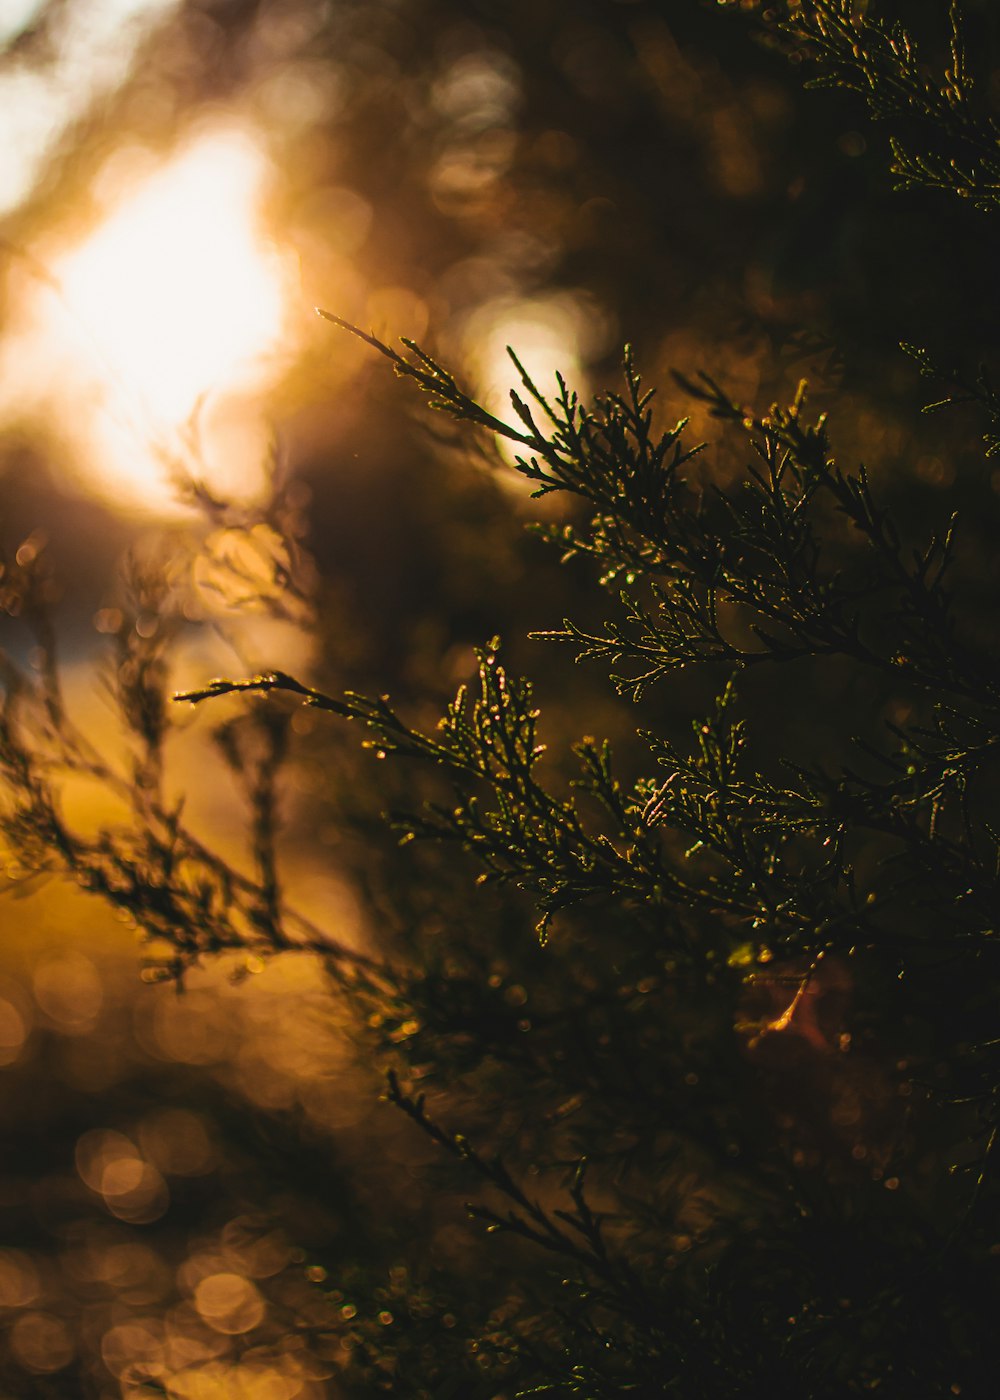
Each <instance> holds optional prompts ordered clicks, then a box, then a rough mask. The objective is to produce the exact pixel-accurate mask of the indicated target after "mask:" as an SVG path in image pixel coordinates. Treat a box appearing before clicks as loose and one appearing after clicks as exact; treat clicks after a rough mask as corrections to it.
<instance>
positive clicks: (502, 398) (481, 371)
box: [463, 292, 606, 491]
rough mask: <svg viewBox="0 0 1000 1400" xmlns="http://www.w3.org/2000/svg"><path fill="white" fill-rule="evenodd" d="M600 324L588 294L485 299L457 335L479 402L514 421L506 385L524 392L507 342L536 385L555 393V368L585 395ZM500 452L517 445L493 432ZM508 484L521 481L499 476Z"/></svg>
mask: <svg viewBox="0 0 1000 1400" xmlns="http://www.w3.org/2000/svg"><path fill="white" fill-rule="evenodd" d="M605 338H606V327H605V324H604V321H603V320H602V318H601V317H600V316H599V315H598V314H597V312H596V311H595V309H594V307H593V306H592V305H591V304H590V302H589V300H586V299H584V298H583V297H582V296H580V295H577V294H574V293H572V292H566V293H562V294H557V295H554V296H549V297H546V298H531V299H525V300H513V299H507V298H503V299H498V300H496V301H492V302H487V303H486V304H485V305H484V306H482V307H480V308H479V309H478V310H477V311H476V312H474V313H473V315H472V316H471V317H470V318H469V321H468V322H467V324H466V327H465V331H464V335H463V340H464V343H465V351H466V358H467V361H468V362H469V363H470V364H471V367H472V371H473V374H474V375H475V378H476V380H477V388H478V391H479V393H480V394H481V395H482V402H483V403H484V405H485V406H486V407H487V408H488V409H489V410H490V412H491V413H494V414H496V416H497V417H498V418H501V419H503V420H504V421H506V422H508V423H512V424H513V425H514V426H515V427H517V426H518V423H517V418H516V415H515V414H514V411H513V409H512V408H511V403H510V391H511V390H512V389H513V390H515V391H516V392H517V393H518V394H519V395H520V397H521V398H522V399H524V398H527V397H529V396H528V395H527V394H526V393H525V390H524V387H523V385H522V384H521V381H520V377H519V375H518V372H517V370H516V369H515V367H514V365H513V363H512V361H511V358H510V355H509V354H508V352H507V347H508V345H509V346H511V347H512V348H513V350H514V351H515V352H516V354H517V357H518V359H519V360H520V361H521V364H522V365H523V366H524V368H525V370H526V371H527V373H528V375H529V376H530V377H531V379H532V380H533V381H534V383H535V385H536V387H537V388H538V389H539V390H540V391H541V392H542V393H543V394H544V395H545V396H546V398H549V399H553V398H555V396H556V394H557V392H558V387H557V384H556V379H555V376H556V371H559V372H560V373H561V374H563V375H564V376H565V378H566V381H567V383H568V385H569V387H570V388H571V389H575V390H576V391H577V392H578V393H580V394H581V395H583V396H586V394H587V392H588V388H589V385H588V380H587V375H586V370H585V365H586V363H587V361H588V360H590V359H591V358H592V357H593V356H594V354H595V353H596V352H598V351H601V350H603V349H604V348H605V345H604V340H605ZM497 446H498V448H499V451H500V455H501V457H503V458H504V459H505V460H506V461H508V462H513V461H514V458H515V457H516V456H517V452H518V449H517V446H516V445H515V444H514V443H511V442H509V441H508V440H507V439H506V438H502V437H498V438H497ZM501 479H502V480H503V481H504V482H505V484H506V485H508V486H509V487H510V488H511V489H512V490H515V491H520V490H521V488H522V486H523V485H524V483H523V482H522V481H521V480H520V479H519V478H517V477H514V476H509V477H508V476H504V477H503V478H501Z"/></svg>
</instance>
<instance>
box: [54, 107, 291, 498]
mask: <svg viewBox="0 0 1000 1400" xmlns="http://www.w3.org/2000/svg"><path fill="white" fill-rule="evenodd" d="M115 160H116V164H112V165H111V167H110V169H109V171H108V173H107V177H106V180H105V183H106V185H107V186H109V187H110V190H109V196H108V214H107V216H106V218H105V219H104V220H103V222H101V223H99V224H98V226H97V227H96V228H95V229H94V231H93V232H92V233H90V235H89V236H88V237H86V238H85V240H84V241H83V242H81V243H79V244H77V245H76V246H75V247H73V248H72V249H70V250H68V251H66V252H63V253H62V254H61V255H60V256H58V257H55V258H52V259H51V260H50V261H49V263H48V269H47V270H48V271H49V272H50V273H51V278H47V279H46V280H47V285H46V286H45V287H44V288H42V287H38V286H37V285H36V288H35V301H36V307H35V313H34V316H33V317H32V321H33V324H32V327H31V331H30V332H29V343H30V347H31V349H32V350H34V351H35V355H36V356H37V357H38V359H39V361H40V362H44V363H45V365H46V370H47V373H46V379H45V381H44V383H42V384H40V385H39V386H37V388H36V392H40V393H42V394H44V395H45V396H46V398H47V399H49V400H50V399H51V397H53V396H54V395H58V396H60V397H61V398H62V399H63V406H66V407H69V406H71V407H72V409H73V416H74V418H76V419H77V420H78V421H79V422H80V424H81V427H82V435H83V437H84V438H85V439H86V441H85V442H83V443H81V444H74V445H75V446H78V447H82V449H83V452H82V456H83V458H84V459H85V460H83V461H82V463H81V465H82V470H83V475H84V477H85V480H86V481H87V484H88V485H89V486H92V487H94V488H95V489H97V490H99V491H100V492H102V493H103V494H108V493H110V494H111V495H113V496H114V498H115V499H116V500H118V501H120V502H121V503H123V504H128V505H130V506H134V507H139V508H145V509H147V510H153V511H156V512H162V511H168V510H170V509H171V506H172V496H171V487H170V484H169V475H170V465H171V464H176V463H178V462H182V463H183V464H184V465H185V466H186V467H187V468H188V469H190V470H193V471H195V472H196V473H197V474H207V475H208V477H209V479H210V480H211V482H212V484H213V486H217V487H220V488H223V487H224V488H225V489H227V490H228V489H236V490H237V492H242V491H245V490H246V489H247V488H248V487H249V488H250V489H251V490H252V487H253V484H254V481H255V479H256V478H257V477H258V475H259V462H260V456H261V453H262V449H263V444H262V443H261V441H260V437H261V430H260V425H259V415H258V417H257V419H256V420H255V421H256V423H257V428H256V429H254V428H251V430H250V432H249V435H248V431H247V426H246V422H245V421H243V422H239V421H237V420H241V419H245V415H244V413H243V410H242V409H241V408H240V407H239V406H238V400H239V399H240V397H241V396H247V395H253V394H259V393H260V392H261V391H262V390H263V389H265V388H266V386H267V385H268V383H269V382H270V381H272V380H273V378H274V376H275V373H276V366H277V361H278V357H279V356H280V355H281V353H282V351H286V350H287V349H288V348H289V345H288V336H287V329H286V324H285V322H286V307H287V303H288V289H289V284H290V277H289V267H288V262H287V260H286V259H283V258H282V257H281V256H280V255H279V254H278V253H277V251H275V250H274V248H273V247H270V246H269V245H268V243H267V240H266V238H265V237H264V235H263V234H262V232H261V230H260V213H259V206H260V200H261V190H262V185H263V181H264V178H265V176H266V173H267V161H266V157H265V156H264V153H263V151H262V150H261V148H260V147H259V146H258V145H257V144H256V143H255V142H254V141H253V140H252V139H251V138H250V137H249V136H248V135H246V134H245V133H243V132H241V131H238V130H235V129H223V130H215V131H210V132H205V133H202V134H200V135H199V136H198V137H197V138H196V139H195V140H193V141H190V142H189V143H188V144H187V145H186V146H185V147H183V148H182V149H181V150H180V151H179V152H178V153H176V154H175V155H174V156H173V158H172V159H170V160H169V162H168V163H167V164H165V165H163V166H161V167H159V168H158V169H154V170H153V171H152V172H150V171H149V170H148V166H146V165H145V164H144V166H143V170H142V172H141V173H139V174H138V175H137V173H136V171H135V164H136V161H143V162H144V161H145V160H146V156H145V153H139V154H138V155H137V156H136V157H135V158H131V157H130V155H129V153H127V152H126V153H125V154H124V155H119V156H118V157H116V158H115ZM29 358H31V357H29ZM54 358H55V363H57V364H58V365H59V368H60V376H59V378H58V379H57V378H56V377H55V376H53V375H52V373H51V368H52V365H53V359H54ZM53 384H55V385H56V386H57V387H56V389H55V390H53V389H52V388H51V387H50V386H52V385H53ZM67 398H68V399H69V400H70V401H71V404H66V402H65V400H66V399H67ZM234 401H236V402H237V407H236V408H235V409H234V408H233V404H234ZM203 409H204V410H205V413H204V417H205V418H206V420H207V421H208V423H209V431H208V433H207V434H206V435H205V438H204V442H203V444H202V445H203V448H204V460H201V459H196V460H194V461H192V460H191V447H190V438H189V435H187V434H186V433H185V432H184V431H183V430H184V429H185V427H186V425H188V424H189V423H190V422H191V420H192V417H193V415H196V414H199V415H201V414H202V410H203ZM81 410H82V411H81ZM250 417H251V418H253V415H252V414H251V415H250ZM220 424H221V433H220V431H219V427H220ZM202 426H204V425H202ZM234 429H235V432H234ZM255 432H256V440H255ZM234 443H235V444H237V446H236V447H235V449H234ZM234 450H236V451H239V452H240V453H241V461H240V462H239V464H235V463H233V462H232V461H228V460H226V458H227V456H228V457H232V455H233V452H234ZM254 452H256V454H257V460H256V461H254V460H251V461H249V463H248V462H247V460H246V454H247V453H251V454H253V453H254Z"/></svg>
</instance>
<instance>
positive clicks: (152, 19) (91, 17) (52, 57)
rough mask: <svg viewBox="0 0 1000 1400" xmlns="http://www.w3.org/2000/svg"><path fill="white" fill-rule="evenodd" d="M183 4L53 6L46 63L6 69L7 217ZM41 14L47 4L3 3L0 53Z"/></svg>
mask: <svg viewBox="0 0 1000 1400" xmlns="http://www.w3.org/2000/svg"><path fill="white" fill-rule="evenodd" d="M176 4H177V0H77V3H75V4H72V5H65V6H59V7H54V9H53V12H52V14H51V15H50V16H49V19H48V27H47V30H46V44H45V61H44V62H37V61H35V62H31V61H29V60H27V59H25V58H22V57H21V56H20V55H13V56H12V57H10V58H8V60H7V62H5V64H4V66H3V68H2V70H0V111H2V112H3V117H4V139H3V141H2V142H0V216H2V215H3V214H5V213H6V212H8V211H9V210H11V209H15V208H16V207H17V205H18V204H19V203H20V202H21V200H23V199H24V198H26V196H27V195H28V194H29V193H30V192H31V189H32V187H33V186H34V184H35V181H36V180H37V179H38V176H39V174H40V172H41V171H42V170H43V168H44V165H45V162H46V160H48V159H49V157H50V156H51V155H52V153H53V151H55V150H56V149H57V148H58V146H59V143H60V142H61V141H62V140H63V138H64V137H65V135H66V132H67V131H68V130H69V129H70V127H71V126H72V124H73V122H75V121H77V120H78V119H79V118H80V117H82V116H83V115H84V114H85V113H86V112H87V110H88V108H89V107H90V105H91V104H92V103H93V102H95V101H96V100H98V99H99V98H100V97H101V96H102V95H103V94H105V93H108V92H112V91H114V89H115V88H116V87H117V86H118V84H119V83H120V82H121V81H122V80H123V79H124V77H125V76H126V74H127V73H128V71H129V69H130V68H131V66H132V63H133V61H134V59H135V55H136V53H137V51H138V49H139V47H140V45H141V44H142V42H143V40H144V39H145V38H146V37H147V36H148V34H149V33H150V31H151V29H153V28H154V27H155V25H156V24H157V23H159V22H160V21H161V20H162V19H163V18H164V17H165V16H166V15H167V14H169V13H170V11H171V10H173V9H174V8H176ZM41 11H42V3H41V0H0V53H2V52H3V49H4V48H5V47H6V45H7V44H8V43H10V42H11V41H13V40H14V39H16V38H17V36H18V35H19V34H21V33H22V32H23V31H24V30H25V29H27V28H28V27H29V25H31V24H32V23H33V22H34V21H35V20H36V19H37V18H38V15H39V13H40V12H41Z"/></svg>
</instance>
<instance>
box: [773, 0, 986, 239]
mask: <svg viewBox="0 0 1000 1400" xmlns="http://www.w3.org/2000/svg"><path fill="white" fill-rule="evenodd" d="M948 19H949V29H950V34H949V56H950V62H949V63H948V65H947V66H946V68H945V69H944V71H943V73H942V74H940V75H934V74H932V73H931V72H930V71H929V69H928V67H927V65H926V64H925V62H924V57H923V51H922V49H921V47H920V45H918V43H917V42H916V40H915V39H914V38H913V36H912V35H911V33H910V32H909V31H908V30H907V29H906V28H905V26H904V25H902V24H900V23H889V22H887V21H885V20H882V19H879V18H878V17H877V16H874V15H872V14H870V13H869V12H868V9H867V7H861V6H858V5H857V4H855V3H854V0H803V2H802V3H801V4H799V5H797V6H796V7H795V8H794V10H793V11H792V13H791V14H790V15H789V16H788V18H787V19H785V20H784V21H781V22H780V23H779V26H778V28H779V30H780V32H781V33H783V34H784V35H785V36H786V38H787V39H790V40H792V41H793V42H794V43H796V44H804V45H805V48H806V52H807V53H808V55H809V56H810V57H811V58H812V59H813V60H814V61H815V64H816V67H817V68H818V70H819V71H818V72H817V74H816V76H815V77H814V78H813V79H812V80H811V84H810V85H811V86H814V87H843V88H847V89H849V90H851V91H853V92H856V93H858V94H859V95H860V96H862V97H863V98H864V100H865V101H866V102H867V104H868V107H869V110H870V111H871V114H872V116H873V117H875V118H876V119H878V120H888V121H893V120H899V119H901V118H902V119H905V120H906V122H907V123H908V125H909V127H910V128H911V130H912V132H913V134H912V136H908V137H906V138H903V137H900V136H897V135H895V134H893V135H892V136H890V145H891V149H892V157H893V161H892V166H891V170H892V173H893V174H894V175H895V176H896V179H897V186H896V188H897V189H901V190H906V189H917V188H924V189H932V190H938V191H941V192H943V193H946V194H951V195H955V196H958V197H959V198H962V199H965V200H968V201H969V202H970V203H972V204H973V205H974V206H975V207H976V208H977V209H981V210H983V211H984V212H993V211H995V210H996V209H997V208H998V207H1000V124H998V122H997V121H996V119H995V118H994V117H993V116H992V115H991V114H990V113H989V112H988V111H986V110H985V109H984V108H983V107H982V106H981V105H980V104H979V103H978V102H977V95H976V90H975V86H974V83H973V79H972V75H971V73H970V71H969V64H968V57H967V54H966V49H965V43H964V39H963V34H962V26H961V12H960V7H959V5H958V3H957V0H952V3H951V4H950V5H949V9H948Z"/></svg>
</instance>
